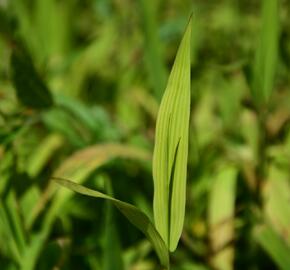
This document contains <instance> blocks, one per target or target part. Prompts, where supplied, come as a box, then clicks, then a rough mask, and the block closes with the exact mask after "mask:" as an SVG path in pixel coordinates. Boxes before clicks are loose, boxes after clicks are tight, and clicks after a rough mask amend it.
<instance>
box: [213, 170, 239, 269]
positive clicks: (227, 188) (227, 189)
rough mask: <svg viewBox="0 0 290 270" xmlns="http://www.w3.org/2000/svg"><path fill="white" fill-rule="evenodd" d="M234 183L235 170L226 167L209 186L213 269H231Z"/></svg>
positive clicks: (235, 179) (232, 256)
mask: <svg viewBox="0 0 290 270" xmlns="http://www.w3.org/2000/svg"><path fill="white" fill-rule="evenodd" d="M236 183H237V170H236V168H235V167H232V166H227V167H225V168H222V169H221V170H220V171H219V172H218V173H217V176H216V178H215V179H214V181H213V183H212V186H211V190H210V195H209V209H208V221H209V234H210V243H211V248H212V251H213V257H212V258H211V261H212V265H213V267H214V269H225V270H230V269H233V261H234V248H233V246H232V245H229V243H231V241H232V240H233V238H234V212H235V198H236Z"/></svg>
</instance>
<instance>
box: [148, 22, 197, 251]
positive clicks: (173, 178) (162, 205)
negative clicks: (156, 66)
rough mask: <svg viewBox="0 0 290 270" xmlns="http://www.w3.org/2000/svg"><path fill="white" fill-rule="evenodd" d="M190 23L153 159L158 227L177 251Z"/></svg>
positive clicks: (184, 165) (162, 108) (182, 204)
mask: <svg viewBox="0 0 290 270" xmlns="http://www.w3.org/2000/svg"><path fill="white" fill-rule="evenodd" d="M191 21H192V19H190V21H189V24H188V26H187V29H186V32H185V34H184V36H183V39H182V41H181V44H180V47H179V49H178V52H177V56H176V59H175V62H174V65H173V68H172V71H171V74H170V77H169V80H168V84H167V87H166V90H165V93H164V96H163V98H162V101H161V105H160V109H159V113H158V118H157V126H156V137H155V148H154V156H153V178H154V219H155V225H156V228H157V230H158V231H159V233H160V234H161V236H162V238H163V239H164V241H165V243H166V245H167V246H168V247H169V249H170V251H174V250H175V249H176V246H177V244H178V240H179V238H180V235H181V232H182V228H183V222H184V211H185V189H186V168H187V155H188V127H189V113H190V40H191Z"/></svg>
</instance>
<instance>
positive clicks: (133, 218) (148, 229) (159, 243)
mask: <svg viewBox="0 0 290 270" xmlns="http://www.w3.org/2000/svg"><path fill="white" fill-rule="evenodd" d="M54 180H55V181H56V182H57V183H58V184H60V185H62V186H64V187H67V188H69V189H70V190H72V191H75V192H77V193H80V194H83V195H87V196H90V197H95V198H100V199H105V200H109V201H111V202H112V203H113V204H114V206H116V207H117V208H118V209H119V210H120V212H121V213H122V214H123V215H124V216H125V217H126V218H127V219H128V220H129V221H130V222H131V223H132V224H133V225H134V226H136V227H137V228H138V229H139V230H140V231H142V232H143V233H144V234H145V235H146V237H147V238H148V240H149V241H150V242H151V243H152V245H153V247H154V249H155V251H156V253H157V255H158V257H159V259H160V263H161V264H162V265H163V266H165V267H168V266H169V256H168V249H167V247H166V245H165V243H164V241H163V240H162V238H161V236H160V234H159V233H158V232H157V230H156V229H155V227H154V225H153V224H152V222H151V221H150V219H149V218H148V217H147V216H146V215H145V214H144V213H143V212H142V211H141V210H139V209H138V208H137V207H135V206H134V205H132V204H129V203H126V202H123V201H119V200H117V199H115V198H113V197H110V196H108V195H106V194H104V193H101V192H98V191H96V190H92V189H89V188H86V187H84V186H82V185H78V184H76V183H74V182H72V181H69V180H66V179H61V178H54ZM112 259H113V258H112Z"/></svg>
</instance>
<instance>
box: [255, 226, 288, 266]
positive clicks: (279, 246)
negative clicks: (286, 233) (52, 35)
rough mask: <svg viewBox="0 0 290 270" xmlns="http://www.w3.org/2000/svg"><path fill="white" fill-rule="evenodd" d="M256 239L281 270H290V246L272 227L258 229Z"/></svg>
mask: <svg viewBox="0 0 290 270" xmlns="http://www.w3.org/2000/svg"><path fill="white" fill-rule="evenodd" d="M255 238H256V240H257V241H258V243H259V244H260V245H261V247H262V248H263V249H264V250H265V251H266V252H267V253H268V254H269V255H270V256H271V258H272V259H273V260H274V261H275V262H276V264H277V265H278V266H279V268H280V269H281V270H288V269H290V256H289V254H290V246H289V245H287V244H286V242H285V241H284V240H283V238H281V237H280V236H279V235H278V234H277V233H276V232H275V231H274V230H273V229H272V228H271V227H270V226H267V225H266V226H261V227H257V228H256V231H255Z"/></svg>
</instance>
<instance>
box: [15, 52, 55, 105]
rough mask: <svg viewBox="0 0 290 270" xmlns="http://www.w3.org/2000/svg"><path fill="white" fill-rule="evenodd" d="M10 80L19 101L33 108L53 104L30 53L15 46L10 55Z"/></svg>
mask: <svg viewBox="0 0 290 270" xmlns="http://www.w3.org/2000/svg"><path fill="white" fill-rule="evenodd" d="M11 69H12V81H13V84H14V86H15V89H16V92H17V97H18V99H19V100H20V102H21V103H22V104H23V105H25V106H28V107H31V108H34V109H41V108H49V107H51V106H52V105H53V99H52V95H51V93H50V92H49V89H48V88H47V86H46V85H45V83H44V82H43V80H42V79H41V78H40V76H39V74H38V73H37V71H36V69H35V67H34V65H33V63H32V60H31V57H30V55H29V54H28V53H27V52H26V51H25V50H24V49H23V48H16V49H14V50H13V52H12V56H11Z"/></svg>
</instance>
